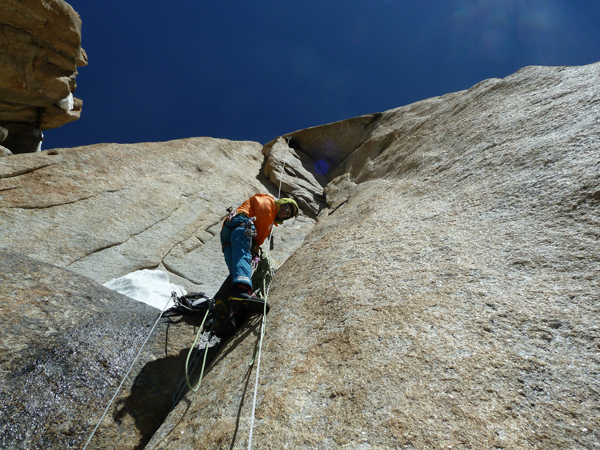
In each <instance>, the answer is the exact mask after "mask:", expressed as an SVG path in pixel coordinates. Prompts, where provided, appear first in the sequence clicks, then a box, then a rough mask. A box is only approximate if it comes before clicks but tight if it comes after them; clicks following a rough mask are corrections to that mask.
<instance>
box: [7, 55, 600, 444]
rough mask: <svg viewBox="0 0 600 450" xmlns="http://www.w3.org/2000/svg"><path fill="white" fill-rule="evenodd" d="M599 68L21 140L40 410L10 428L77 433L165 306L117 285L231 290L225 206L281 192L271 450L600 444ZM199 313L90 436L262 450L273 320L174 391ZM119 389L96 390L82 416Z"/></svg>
mask: <svg viewBox="0 0 600 450" xmlns="http://www.w3.org/2000/svg"><path fill="white" fill-rule="evenodd" d="M599 81H600V64H594V65H590V66H584V67H528V68H525V69H523V70H521V71H519V72H517V73H515V74H514V75H511V76H509V77H507V78H505V79H502V80H499V79H494V80H486V81H484V82H482V83H479V84H478V85H476V86H474V87H473V88H471V89H469V90H466V91H462V92H457V93H452V94H448V95H445V96H443V97H438V98H432V99H427V100H424V101H421V102H417V103H414V104H411V105H407V106H404V107H401V108H397V109H394V110H391V111H386V112H383V113H380V114H373V115H369V116H363V117H358V118H355V119H350V120H348V121H342V122H338V123H334V124H327V125H322V126H320V127H315V128H311V129H307V130H301V131H297V132H294V133H289V134H287V135H283V136H281V137H280V138H277V139H275V140H274V141H272V142H270V143H268V144H267V145H265V146H264V147H263V148H261V145H260V144H257V143H252V142H230V141H224V140H217V139H209V138H195V139H187V140H180V141H172V142H167V143H155V144H135V145H115V144H101V145H97V146H89V147H81V148H76V149H55V150H51V151H48V152H44V153H43V154H39V153H36V154H28V155H14V156H10V157H5V158H0V220H1V223H2V227H1V228H0V243H1V244H0V247H5V249H6V250H4V251H3V253H2V254H1V258H2V267H3V269H2V275H0V276H2V277H3V278H2V282H3V283H2V288H0V289H2V298H3V299H4V298H6V299H8V300H7V301H5V300H3V301H4V304H3V306H2V314H3V316H4V317H7V319H6V321H7V322H8V323H9V324H10V326H8V327H6V328H5V331H4V332H3V333H4V334H3V335H2V336H3V342H4V344H3V345H4V347H3V348H2V355H3V361H9V362H8V363H5V362H2V364H5V365H3V373H8V374H10V376H8V378H5V380H6V381H5V384H6V386H8V388H7V389H5V390H4V391H2V392H3V394H2V395H3V396H4V397H3V399H7V400H6V402H5V401H4V400H3V404H7V405H13V406H10V407H9V409H7V410H6V411H8V413H7V414H8V416H5V417H10V416H12V415H15V417H16V418H17V419H22V420H29V421H31V422H32V423H35V426H32V427H30V429H31V430H34V431H32V432H30V434H27V430H26V429H25V428H19V426H18V425H17V424H16V423H15V422H10V421H9V422H7V423H9V424H11V425H10V426H9V427H8V428H7V429H9V430H16V431H14V433H13V434H11V435H10V436H11V438H10V440H5V442H3V445H4V444H6V446H7V447H8V448H24V447H27V445H29V447H34V446H35V445H39V446H43V445H46V444H44V443H46V442H47V445H46V447H49V448H64V447H65V446H67V447H66V448H68V446H72V447H73V448H78V447H80V444H81V443H82V439H84V438H85V437H87V435H88V432H89V431H90V429H91V427H93V425H95V423H94V420H95V419H99V414H100V413H99V411H100V409H101V406H100V405H101V404H106V403H107V401H108V397H109V396H110V395H111V394H112V391H111V389H112V387H114V386H115V385H116V384H117V383H118V381H119V380H120V378H121V375H122V374H123V367H125V366H126V363H125V359H127V358H124V357H122V356H121V355H120V354H119V350H122V349H123V348H126V349H127V351H130V350H131V351H132V349H137V348H138V344H139V342H140V339H141V336H142V335H143V333H142V331H141V328H140V326H139V325H140V323H143V324H144V326H146V325H148V324H149V322H150V320H151V319H150V315H148V314H147V313H146V310H145V309H144V307H140V306H139V305H136V306H132V305H129V304H128V303H127V302H126V301H124V300H123V298H122V297H120V296H116V294H113V295H115V296H111V295H109V294H107V293H106V292H107V291H106V290H105V289H103V288H100V287H99V286H97V284H94V282H96V283H103V282H105V281H107V280H109V279H110V278H113V277H116V276H120V275H123V274H125V273H128V272H131V271H133V270H137V269H141V268H162V269H163V270H167V271H168V272H169V273H170V275H171V276H172V277H173V279H172V281H174V282H179V283H181V284H184V285H185V286H186V287H187V288H189V289H197V290H205V291H209V292H210V289H208V288H209V287H210V286H211V283H218V284H219V283H220V282H221V281H222V279H223V278H224V275H225V273H226V269H225V265H224V263H223V261H222V256H221V254H220V248H219V243H218V230H219V227H220V222H221V220H222V218H223V216H224V215H225V208H226V207H227V206H237V205H239V204H240V203H241V202H242V201H243V200H245V198H247V197H248V196H250V195H252V194H253V193H255V192H259V191H260V192H265V191H270V192H272V193H275V194H276V193H277V191H278V188H279V186H280V185H281V186H282V192H283V193H294V195H297V199H298V200H299V202H300V203H301V205H302V208H303V212H304V214H303V215H302V216H301V218H300V219H299V220H297V221H296V222H294V223H291V224H286V225H285V226H282V227H278V228H277V229H276V230H275V239H274V242H275V250H274V251H273V254H274V255H275V256H276V259H277V265H278V266H279V264H280V263H283V265H281V267H279V268H278V270H277V272H276V275H275V279H274V282H273V285H272V287H271V290H270V293H269V299H268V300H269V303H270V304H271V312H270V313H269V316H268V320H267V325H266V335H265V337H264V340H263V348H262V353H261V359H260V376H259V378H258V381H259V382H258V391H257V402H256V415H255V422H254V429H253V446H252V447H253V448H265V449H266V448H273V449H275V448H277V449H279V448H311V449H312V448H319V449H338V448H342V449H343V448H346V449H390V448H397V449H422V448H440V449H442V448H443V449H447V448H507V449H508V448H519V449H541V448H544V449H564V448H569V449H590V448H595V447H600V408H599V406H598V405H600V397H599V395H600V394H599V392H600V385H599V379H598V374H599V373H600V357H599V356H598V355H599V352H600V325H599V323H598V315H599V313H600V296H599V294H598V292H599V288H600V256H599V255H600V150H599V149H600V91H599V87H598V86H600V84H599V83H598V82H599ZM315 216H316V217H317V218H316V221H315V219H313V218H312V217H315ZM315 223H316V224H315ZM12 252H20V253H22V254H24V255H26V256H21V255H15V253H12ZM290 253H292V254H291V256H290ZM28 258H35V259H36V260H38V261H41V262H43V263H50V264H53V265H54V266H57V267H52V268H50V267H49V266H43V265H41V264H42V263H41V262H36V261H32V260H30V259H28ZM284 261H285V262H284ZM213 262H214V264H213ZM36 265H40V266H36ZM34 266H35V267H34ZM5 267H6V269H5ZM209 268H210V269H209ZM64 269H69V271H65V270H64ZM205 269H206V272H202V271H203V270H205ZM72 272H76V273H77V274H73V273H72ZM44 274H47V275H44ZM81 275H85V276H86V277H89V278H88V279H85V278H83V277H81ZM71 277H73V278H71ZM61 280H62V281H61ZM68 280H73V281H68ZM84 280H87V281H84ZM92 280H93V281H92ZM74 285H75V286H76V287H77V288H74V287H73V286H74ZM65 286H66V287H65ZM79 286H82V289H79V288H78V287H79ZM80 291H81V293H82V295H83V297H82V298H80V296H79V292H80ZM88 297H91V300H90V298H88ZM90 302H91V303H90ZM111 304H114V306H112V308H111ZM128 308H130V309H131V311H132V313H131V314H133V316H132V317H133V318H132V319H131V320H130V319H128V318H127V317H128V315H126V314H125V315H124V314H121V313H120V311H122V310H127V309H128ZM61 311H62V312H61ZM111 311H112V312H114V314H112V313H111ZM61 314H62V316H61ZM111 314H112V315H111ZM44 316H45V317H47V319H48V320H47V322H45V321H44V320H42V319H43V318H44ZM77 317H80V318H81V319H78V320H75V319H73V318H77ZM96 317H101V319H102V320H101V325H100V328H101V330H110V329H113V330H114V332H108V333H104V332H103V331H102V332H98V331H97V330H96V328H94V327H93V325H94V324H95V323H96V319H95V318H96ZM154 317H155V315H154ZM98 320H100V319H98ZM55 324H62V326H63V327H64V330H63V329H60V330H59V329H58V328H57V325H55ZM176 325H177V328H171V327H174V326H175V324H167V323H164V322H161V323H160V324H159V329H158V332H157V333H156V337H155V338H152V339H151V340H150V341H149V343H148V345H149V347H148V350H147V353H146V354H145V356H144V357H143V359H142V362H140V363H139V364H138V365H137V366H136V367H135V368H134V370H133V372H132V379H131V380H129V381H128V382H127V383H126V385H125V390H124V391H123V393H122V394H121V396H120V397H119V401H118V402H117V404H116V406H115V407H114V409H112V410H111V411H110V413H109V415H108V416H107V418H106V419H105V420H104V421H103V422H102V424H101V427H100V429H99V432H98V434H97V436H96V437H95V438H94V439H95V440H94V441H93V445H92V447H93V448H99V449H104V448H106V449H108V448H114V447H115V446H117V445H118V446H119V448H147V449H165V450H166V449H195V448H210V449H238V448H247V447H248V445H247V442H248V439H249V429H250V422H251V417H252V415H251V407H252V405H253V395H254V380H255V378H254V377H255V375H256V370H257V365H258V364H257V360H254V364H250V363H251V362H252V355H253V354H254V350H255V345H256V344H257V342H258V341H259V325H260V323H259V322H258V321H257V320H256V319H255V320H252V321H250V322H249V323H247V324H245V326H244V327H243V328H242V329H241V330H240V331H239V333H238V334H237V335H236V336H234V337H233V338H232V339H230V340H229V341H228V342H227V343H225V344H224V346H223V348H221V350H220V351H219V353H218V354H217V356H216V358H215V359H214V360H213V362H212V364H211V365H210V367H209V368H208V373H207V374H206V376H205V379H204V381H203V385H202V387H201V389H200V390H199V391H198V392H197V393H191V392H187V393H186V392H185V391H181V390H180V389H178V385H177V383H179V382H180V380H181V372H177V370H182V369H181V368H182V366H183V363H184V359H185V353H186V350H187V349H188V348H189V346H190V345H191V341H193V337H194V336H193V334H194V332H195V328H194V325H196V326H197V324H193V323H186V322H180V323H179V324H176ZM110 327H113V328H110ZM33 329H35V330H39V331H36V332H35V333H34V336H33V339H32V344H31V345H30V346H28V342H29V340H30V337H29V336H28V333H29V331H28V330H33ZM52 329H54V330H58V331H59V332H58V333H54V332H53V331H52ZM145 329H146V330H148V327H147V326H146V328H145ZM116 330H123V331H122V333H123V335H121V333H119V332H117V331H116ZM109 335H110V336H109ZM171 337H173V340H171ZM38 342H39V343H40V344H39V345H38ZM165 342H167V345H166V344H165ZM100 343H102V344H104V347H102V348H98V346H100ZM86 345H87V346H89V348H90V350H89V351H85V350H84V349H85V347H86ZM127 345H129V347H127ZM165 346H166V347H167V349H166V350H165ZM63 348H64V349H67V350H68V352H67V353H66V355H69V356H68V357H66V356H64V355H63V353H60V352H59V351H58V350H53V349H63ZM27 349H29V350H27ZM72 349H74V350H73V351H71V350H72ZM27 351H29V352H30V353H27ZM80 351H81V354H79V353H78V352H80ZM4 355H8V356H7V357H5V356H4ZM45 355H46V356H45ZM47 355H50V356H47ZM127 355H129V353H127ZM120 358H121V359H120ZM128 358H129V357H128ZM21 361H22V363H21ZM102 361H105V363H102ZM127 361H130V359H127ZM19 367H24V368H26V370H25V369H19ZM86 367H95V368H97V370H96V371H95V372H93V373H88V372H86V371H85V369H84V368H86ZM113 367H114V369H113ZM178 367H179V369H177V368H178ZM17 370H25V371H24V372H23V374H25V375H26V376H22V377H20V378H19V377H18V376H16V375H15V374H17V372H16V371H17ZM113 371H114V376H113V375H110V374H111V373H113ZM19 373H20V372H19ZM69 374H71V375H69ZM72 374H84V375H85V374H87V375H85V376H83V378H82V379H83V381H81V380H80V381H77V379H76V378H74V376H73V375H72ZM107 374H108V375H107ZM170 374H174V375H172V376H170ZM2 376H4V375H2ZM56 377H58V378H56ZM61 377H62V378H61ZM80 378H81V377H80ZM28 380H31V382H30V381H28ZM54 380H59V381H60V382H59V383H56V382H55V381H54ZM107 380H108V381H107ZM78 382H79V383H81V386H80V385H78V384H77V383H78ZM10 383H12V384H10ZM19 383H21V384H19ZM23 383H25V384H23ZM53 383H54V384H53ZM98 383H99V384H98ZM96 384H98V385H101V386H105V387H106V389H104V388H103V389H104V390H103V391H102V392H101V393H100V394H98V396H96V397H94V399H95V400H94V402H95V403H94V405H96V406H94V407H93V408H92V409H91V410H90V411H89V413H88V412H82V410H81V409H77V408H76V407H75V406H74V403H75V400H73V399H75V397H76V396H78V395H81V398H83V399H84V401H87V400H86V399H87V398H88V397H89V396H91V395H92V394H89V392H90V387H93V386H96ZM61 385H64V386H67V387H68V389H65V390H60V391H57V390H56V389H58V387H57V386H61ZM29 386H35V389H33V391H31V392H33V394H32V393H30V392H29V391H28V389H29ZM163 387H164V388H163ZM86 389H87V390H86ZM55 391H56V392H58V393H57V394H55ZM91 391H93V389H91ZM109 391H111V392H109ZM42 392H44V393H45V394H44V396H42V397H40V395H41V394H40V393H42ZM174 393H175V394H176V395H175V397H176V398H181V400H180V401H178V402H177V401H176V402H173V400H172V397H173V394H174ZM36 394H37V395H36ZM19 395H20V396H21V397H17V396H19ZM94 395H96V394H94ZM146 396H148V399H147V400H146V402H145V403H143V399H144V398H146ZM40 398H43V399H44V402H45V403H40V400H39V399H40ZM77 398H79V397H77ZM89 398H91V397H89ZM28 399H29V400H28ZM35 399H37V401H38V403H35V401H34V400H35ZM28 402H29V403H28ZM140 402H142V403H140ZM18 404H31V405H32V407H31V408H30V409H25V410H19V409H18V407H17V406H14V405H18ZM40 405H42V406H43V407H40ZM123 407H125V409H123ZM10 408H13V409H10ZM36 408H37V409H36ZM69 408H71V409H69ZM44 411H51V412H52V413H51V414H45V413H44ZM142 412H144V414H142ZM3 414H4V413H3ZM19 414H21V415H19ZM49 416H52V417H57V420H56V425H52V426H51V427H50V428H47V429H45V428H43V427H42V425H41V424H42V423H45V421H46V418H47V417H49ZM165 417H166V418H165ZM3 420H5V419H3ZM62 424H67V425H63V426H62V428H60V426H61V425H62ZM11 427H12V428H11ZM44 430H46V431H44ZM57 430H58V431H57ZM156 430H157V431H156ZM11 432H12V431H11ZM61 433H62V434H61ZM69 433H70V434H69ZM3 436H4V434H3ZM67 436H68V438H67ZM61 439H62V440H61ZM65 439H71V440H69V441H67V440H65ZM22 443H25V444H22ZM59 443H62V444H64V445H63V447H60V445H59ZM11 446H12V447H11Z"/></svg>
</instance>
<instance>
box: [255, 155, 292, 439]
mask: <svg viewBox="0 0 600 450" xmlns="http://www.w3.org/2000/svg"><path fill="white" fill-rule="evenodd" d="M287 155H288V152H287V151H286V152H285V158H284V159H283V166H282V168H281V178H280V179H279V192H278V193H277V198H278V199H279V198H280V196H281V183H282V182H283V176H284V174H285V164H286V163H287ZM273 228H274V227H273ZM273 228H272V229H271V233H270V234H269V243H270V242H271V241H272V239H273ZM270 287H271V284H270V283H269V285H268V286H267V289H266V292H265V309H264V311H263V316H262V322H261V324H260V340H259V343H258V355H257V356H256V379H255V381H254V397H253V398H252V415H251V416H250V433H249V435H248V450H251V449H252V433H253V431H254V417H255V415H256V395H257V393H258V377H259V374H260V356H261V353H262V342H263V336H264V334H265V329H266V321H267V320H266V317H267V298H268V297H269V289H270Z"/></svg>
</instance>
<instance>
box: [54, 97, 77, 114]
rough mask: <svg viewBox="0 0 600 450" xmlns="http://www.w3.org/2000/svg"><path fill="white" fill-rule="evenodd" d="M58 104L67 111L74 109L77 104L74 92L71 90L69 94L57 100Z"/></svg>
mask: <svg viewBox="0 0 600 450" xmlns="http://www.w3.org/2000/svg"><path fill="white" fill-rule="evenodd" d="M56 106H58V107H59V108H60V109H62V110H64V111H66V112H69V111H71V110H72V109H73V107H74V106H75V101H74V100H73V94H72V93H70V92H69V95H68V96H67V97H65V98H63V99H62V100H59V101H58V102H56Z"/></svg>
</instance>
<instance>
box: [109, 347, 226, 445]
mask: <svg viewBox="0 0 600 450" xmlns="http://www.w3.org/2000/svg"><path fill="white" fill-rule="evenodd" d="M188 352H189V349H184V350H182V351H181V352H179V354H178V355H176V356H167V357H164V358H161V359H157V360H155V361H151V362H149V363H147V364H146V365H145V366H144V367H143V368H142V370H141V371H140V372H139V374H138V376H137V377H136V378H135V380H134V382H133V385H132V387H131V391H130V393H129V396H128V397H126V398H123V399H121V400H119V401H118V402H117V406H118V409H117V411H116V412H115V414H114V420H115V422H116V423H118V424H120V423H121V422H122V421H123V420H124V419H125V417H126V416H130V417H131V418H132V419H133V420H134V422H135V426H136V428H137V429H138V431H139V433H140V435H141V437H140V441H139V443H138V445H137V446H136V447H135V449H136V450H141V449H143V448H144V447H145V446H146V444H147V443H148V441H149V440H150V438H151V437H152V436H153V435H154V433H155V432H156V430H157V429H158V428H159V427H160V426H161V425H162V423H163V422H164V420H165V418H166V417H167V415H168V414H169V412H170V411H171V409H172V408H173V406H174V398H177V399H178V398H181V397H183V395H184V394H185V391H186V390H187V386H186V385H185V380H184V377H185V373H184V368H185V360H186V358H187V355H188ZM197 353H198V354H202V352H197ZM210 353H211V351H210V350H209V357H210V356H211V355H210ZM212 353H214V352H212ZM196 359H197V358H196ZM194 363H195V361H190V366H191V367H193V365H194ZM195 372H198V374H199V372H200V371H199V370H196V371H195ZM195 372H194V374H193V376H192V377H191V380H190V381H191V382H197V379H198V376H199V375H198V374H196V373H195ZM182 385H183V386H182ZM182 389H184V390H183V392H181V391H182Z"/></svg>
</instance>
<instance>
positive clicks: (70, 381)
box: [0, 138, 314, 449]
mask: <svg viewBox="0 0 600 450" xmlns="http://www.w3.org/2000/svg"><path fill="white" fill-rule="evenodd" d="M261 148H262V146H261V145H260V144H258V143H255V142H231V141H226V140H220V139H211V138H193V139H184V140H178V141H171V142H162V143H141V144H130V145H118V144H99V145H94V146H87V147H78V148H73V149H53V150H48V151H45V152H41V153H29V154H21V155H14V156H11V157H10V158H2V159H1V160H0V223H1V224H2V226H1V227H0V267H2V270H0V314H2V318H3V319H4V323H5V326H4V327H3V331H2V332H1V334H0V337H1V339H0V341H1V342H2V343H1V345H0V352H1V353H2V358H1V361H0V368H1V370H0V373H2V374H3V375H2V376H1V380H0V398H1V399H2V405H3V406H2V410H0V436H2V437H1V438H0V447H2V448H7V449H9V448H10V449H12V448H56V449H65V448H82V446H83V444H84V443H85V442H86V440H87V439H88V437H89V436H90V434H91V432H92V430H93V428H94V427H95V426H96V424H97V423H98V421H99V419H100V416H101V414H102V412H103V409H104V408H105V407H106V406H107V405H108V404H109V401H110V399H111V397H112V395H113V394H114V392H115V391H116V389H117V386H118V384H119V383H120V381H121V380H122V379H123V377H124V375H125V373H126V371H127V369H128V367H129V364H131V362H132V361H133V358H134V356H135V352H136V351H137V350H138V349H139V348H140V347H141V345H142V342H143V340H144V339H145V338H146V336H148V333H149V331H150V325H151V324H152V322H153V321H154V320H155V319H156V317H157V315H158V311H157V310H154V309H152V308H149V307H145V306H144V305H141V304H138V303H137V302H135V301H133V300H131V299H128V298H126V297H124V296H121V295H119V294H116V293H114V292H112V291H109V290H108V289H106V288H103V287H101V286H100V284H103V283H105V282H106V281H108V280H110V279H111V278H116V277H119V276H122V275H125V274H127V273H129V272H133V271H135V270H139V269H144V268H152V269H155V268H158V269H161V270H163V271H165V272H167V273H168V274H169V277H170V280H171V282H174V283H177V284H179V285H183V286H184V287H185V288H186V289H188V291H204V292H207V293H209V294H211V295H212V294H214V293H215V292H216V290H217V289H218V288H219V287H220V286H221V283H222V282H223V280H224V279H225V277H226V276H227V268H226V266H225V262H224V260H223V256H222V253H221V246H220V240H219V232H220V227H221V222H222V220H223V218H224V216H225V215H226V214H227V212H226V208H227V207H228V206H236V207H237V206H239V205H240V204H241V203H242V202H243V201H244V200H245V199H246V198H248V197H249V196H251V195H253V194H255V193H256V192H259V191H260V192H266V191H269V190H271V191H272V192H275V193H276V191H277V190H278V188H277V186H275V185H273V184H272V183H270V182H269V181H268V180H267V179H266V178H264V177H263V176H260V172H261V167H262V165H263V154H262V153H261ZM313 226H314V220H312V219H310V218H308V217H306V216H304V215H302V216H301V217H300V218H299V219H298V220H297V221H295V222H294V223H286V224H285V225H283V226H280V227H278V235H277V238H276V239H274V246H275V248H274V250H273V251H272V252H271V254H272V257H273V260H274V262H275V263H276V264H277V265H279V264H281V263H282V262H283V261H284V260H285V259H286V258H287V257H288V256H289V255H290V254H291V253H292V252H293V251H294V250H295V249H296V248H298V247H299V246H300V245H301V244H302V242H303V238H304V235H305V234H306V233H307V230H309V229H311V228H312V227H313ZM179 319H181V318H174V319H173V320H163V321H161V322H160V323H159V325H158V329H157V331H155V332H154V334H153V335H152V339H151V340H150V342H149V343H148V348H147V349H146V350H145V351H144V353H143V354H142V355H141V357H140V360H139V362H138V363H137V364H136V365H135V367H134V368H133V370H132V374H131V376H130V377H129V378H128V379H127V381H126V383H125V385H124V387H123V390H122V391H121V392H120V394H119V396H118V397H117V398H116V400H115V402H114V404H113V405H112V407H111V409H110V411H109V412H108V415H107V416H106V418H105V419H104V420H103V422H102V424H101V426H100V427H99V429H98V432H97V433H96V434H95V436H94V439H93V440H92V442H91V443H90V446H91V447H89V448H115V445H116V444H115V443H116V442H118V443H119V444H118V448H122V449H125V448H130V449H135V448H143V446H144V444H145V443H146V442H147V441H148V440H149V439H150V438H151V437H152V435H153V434H154V432H155V431H156V429H158V427H159V426H160V425H161V423H162V420H163V419H164V418H165V417H166V415H167V414H168V413H169V411H170V410H171V408H172V406H173V401H174V400H173V399H174V398H175V399H176V400H175V401H177V400H178V399H179V396H181V395H183V393H185V391H186V389H187V388H185V382H183V384H182V378H183V369H184V365H185V360H186V357H187V354H188V350H189V348H190V346H191V345H192V344H193V341H194V338H195V333H196V331H197V327H198V326H199V325H200V321H198V320H196V319H193V318H184V320H179ZM200 320H201V319H200ZM195 375H196V376H197V374H195Z"/></svg>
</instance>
